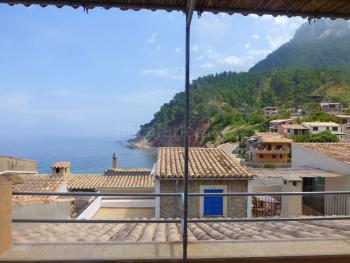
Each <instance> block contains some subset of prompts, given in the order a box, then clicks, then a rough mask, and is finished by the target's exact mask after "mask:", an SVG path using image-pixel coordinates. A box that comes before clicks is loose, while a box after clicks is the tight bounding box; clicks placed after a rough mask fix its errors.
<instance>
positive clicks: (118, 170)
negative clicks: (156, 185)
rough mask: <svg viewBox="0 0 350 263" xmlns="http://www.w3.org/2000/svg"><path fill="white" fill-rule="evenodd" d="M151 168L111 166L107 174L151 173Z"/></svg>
mask: <svg viewBox="0 0 350 263" xmlns="http://www.w3.org/2000/svg"><path fill="white" fill-rule="evenodd" d="M151 171H152V170H151V169H149V168H111V169H108V170H107V171H106V175H117V176H119V175H149V174H150V173H151Z"/></svg>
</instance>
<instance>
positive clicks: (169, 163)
mask: <svg viewBox="0 0 350 263" xmlns="http://www.w3.org/2000/svg"><path fill="white" fill-rule="evenodd" d="M183 172H184V148H182V147H165V148H159V149H158V159H157V173H156V177H157V178H183ZM189 177H191V178H250V177H252V175H251V174H250V173H249V172H248V171H247V170H246V169H245V168H244V167H243V166H242V165H241V164H239V163H238V161H236V160H234V159H233V158H232V157H230V156H229V155H228V154H227V153H226V152H224V151H223V150H222V149H217V148H190V152H189Z"/></svg>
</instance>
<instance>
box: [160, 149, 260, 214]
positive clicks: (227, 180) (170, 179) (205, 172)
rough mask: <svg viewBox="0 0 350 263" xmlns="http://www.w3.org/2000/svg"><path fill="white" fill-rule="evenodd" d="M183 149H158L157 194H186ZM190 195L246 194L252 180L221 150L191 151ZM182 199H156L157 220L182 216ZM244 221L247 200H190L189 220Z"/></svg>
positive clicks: (222, 198)
mask: <svg viewBox="0 0 350 263" xmlns="http://www.w3.org/2000/svg"><path fill="white" fill-rule="evenodd" d="M183 164H184V149H183V148H181V147H169V148H159V150H158V158H157V165H156V170H155V188H156V193H181V192H183V185H184V184H183V178H184V170H183ZM189 167H190V169H189V185H188V187H189V192H190V193H226V192H247V191H248V181H249V180H251V179H253V176H252V174H250V173H249V172H248V171H247V170H246V169H245V167H243V166H242V165H241V164H240V163H239V162H238V161H236V160H235V159H234V158H232V157H231V156H230V155H229V154H227V153H226V152H224V151H223V150H222V149H217V148H190V154H189ZM181 200H182V199H181V197H180V196H179V197H173V196H171V197H167V196H162V197H157V198H156V217H162V218H169V217H171V218H176V217H180V216H181V214H182V201H181ZM213 216H214V217H245V216H247V198H246V197H233V196H230V197H223V196H201V197H190V198H189V218H198V217H213Z"/></svg>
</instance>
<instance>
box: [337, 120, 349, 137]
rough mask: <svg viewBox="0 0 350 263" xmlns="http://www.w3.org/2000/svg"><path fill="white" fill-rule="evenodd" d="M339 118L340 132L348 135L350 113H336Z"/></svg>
mask: <svg viewBox="0 0 350 263" xmlns="http://www.w3.org/2000/svg"><path fill="white" fill-rule="evenodd" d="M336 116H337V117H338V118H339V119H340V125H341V129H342V132H344V133H345V134H346V135H348V136H350V115H336Z"/></svg>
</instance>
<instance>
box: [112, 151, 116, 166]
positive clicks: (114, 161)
mask: <svg viewBox="0 0 350 263" xmlns="http://www.w3.org/2000/svg"><path fill="white" fill-rule="evenodd" d="M116 168H117V156H116V155H115V153H113V158H112V169H116Z"/></svg>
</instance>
